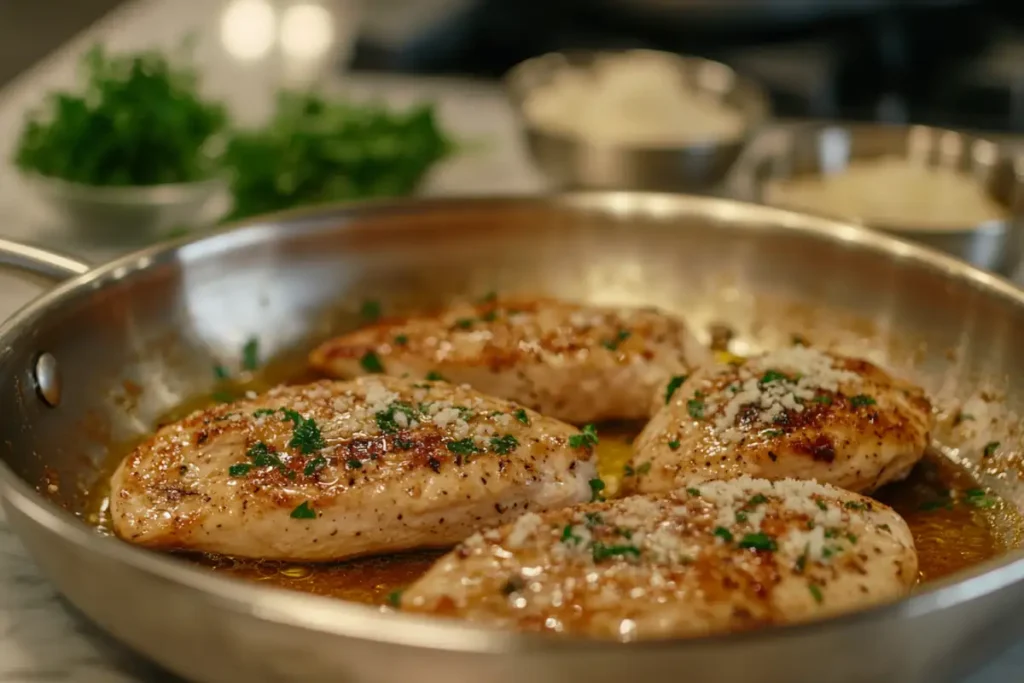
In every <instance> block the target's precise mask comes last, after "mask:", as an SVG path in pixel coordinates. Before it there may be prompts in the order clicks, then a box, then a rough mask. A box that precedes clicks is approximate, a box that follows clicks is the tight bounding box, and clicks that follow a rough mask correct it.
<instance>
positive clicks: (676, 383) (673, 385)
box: [665, 375, 687, 405]
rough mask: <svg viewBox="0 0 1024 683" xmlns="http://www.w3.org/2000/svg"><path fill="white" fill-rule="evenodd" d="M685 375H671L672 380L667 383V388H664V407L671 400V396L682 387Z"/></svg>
mask: <svg viewBox="0 0 1024 683" xmlns="http://www.w3.org/2000/svg"><path fill="white" fill-rule="evenodd" d="M686 377H687V375H673V376H672V379H670V380H669V381H668V386H666V387H665V405H668V402H669V401H671V400H672V396H673V395H674V394H675V393H676V390H677V389H679V387H681V386H683V382H685V381H686Z"/></svg>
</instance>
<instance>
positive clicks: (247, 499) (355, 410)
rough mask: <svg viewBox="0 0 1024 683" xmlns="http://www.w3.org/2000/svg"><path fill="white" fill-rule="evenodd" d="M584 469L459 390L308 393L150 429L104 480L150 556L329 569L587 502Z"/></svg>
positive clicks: (122, 526) (296, 391) (542, 431)
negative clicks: (221, 557) (191, 555)
mask: <svg viewBox="0 0 1024 683" xmlns="http://www.w3.org/2000/svg"><path fill="white" fill-rule="evenodd" d="M573 437H577V438H575V439H574V438H573ZM570 442H573V443H570ZM574 444H575V447H574ZM593 460H594V458H593V455H592V453H591V445H590V444H589V442H587V441H586V440H583V442H582V445H581V443H580V440H579V432H578V431H577V430H576V429H575V428H574V427H571V426H569V425H566V424H564V423H561V422H558V421H555V420H552V419H550V418H546V417H543V416H541V415H538V414H536V413H534V412H532V411H528V410H526V409H523V408H521V407H520V406H517V405H515V404H512V403H509V402H507V401H502V400H499V399H494V398H491V397H488V396H484V395H482V394H480V393H478V392H476V391H473V390H471V389H468V388H464V387H457V386H454V385H450V384H447V383H445V382H422V381H421V382H410V381H406V380H400V379H394V378H388V377H370V378H362V379H359V380H355V381H351V382H333V381H322V382H316V383H313V384H309V385H305V386H295V387H280V388H277V389H274V390H272V391H270V392H268V393H267V394H265V395H263V396H260V397H258V398H255V399H252V400H245V401H239V402H237V403H234V404H231V405H220V406H216V407H212V408H208V409H206V410H201V411H198V412H196V413H193V414H192V415H190V416H188V417H187V418H185V419H184V420H181V421H179V422H177V423H174V424H172V425H168V426H166V427H164V428H162V429H160V430H159V431H158V432H157V434H156V435H155V436H154V437H152V438H151V439H149V440H148V441H146V442H145V443H144V444H142V445H141V446H139V447H138V448H136V449H135V451H134V452H133V453H132V454H131V455H129V456H128V457H127V458H126V459H125V461H124V462H123V463H122V464H121V466H120V467H119V468H118V470H117V471H116V472H115V474H114V476H113V479H112V485H111V488H112V495H111V516H112V519H113V523H114V529H115V531H116V532H117V534H118V535H119V536H121V537H122V538H124V539H126V540H129V541H132V542H134V543H139V544H142V545H147V546H150V547H156V548H165V549H184V550H195V551H203V552H216V553H223V554H228V555H236V556H243V557H257V558H267V559H288V560H310V561H319V560H337V559H341V558H346V557H352V556H356V555H365V554H371V553H384V552H394V551H399V550H406V549H410V548H419V547H446V546H450V545H452V544H454V543H456V542H458V541H459V540H461V539H463V538H465V537H466V536H467V535H469V534H470V533H472V532H473V531H474V530H475V529H477V528H479V527H480V526H481V525H487V524H494V523H500V522H501V521H506V520H509V519H512V518H514V517H515V516H516V515H518V514H519V513H520V512H522V511H524V510H544V509H548V508H552V507H560V506H564V505H571V504H574V503H578V502H581V501H586V500H589V499H590V496H591V490H590V486H589V480H590V479H592V478H594V477H595V476H596V475H595V466H594V462H593Z"/></svg>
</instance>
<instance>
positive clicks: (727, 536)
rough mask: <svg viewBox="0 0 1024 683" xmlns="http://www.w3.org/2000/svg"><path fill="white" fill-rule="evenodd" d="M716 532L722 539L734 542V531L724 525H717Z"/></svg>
mask: <svg viewBox="0 0 1024 683" xmlns="http://www.w3.org/2000/svg"><path fill="white" fill-rule="evenodd" d="M714 534H715V536H718V537H719V538H720V539H722V540H723V541H725V542H726V543H732V539H733V535H732V532H731V531H729V530H728V529H726V528H725V527H724V526H717V527H715V531H714Z"/></svg>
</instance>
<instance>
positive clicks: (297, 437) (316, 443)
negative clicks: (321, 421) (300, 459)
mask: <svg viewBox="0 0 1024 683" xmlns="http://www.w3.org/2000/svg"><path fill="white" fill-rule="evenodd" d="M281 412H282V413H284V415H285V418H286V419H289V420H291V421H292V424H293V425H295V428H294V430H293V431H292V438H291V441H289V442H288V446H289V447H291V448H298V449H299V452H300V453H302V454H303V455H309V454H310V453H315V452H317V451H318V450H320V449H321V448H323V447H324V446H326V445H327V444H326V443H324V438H323V436H322V435H321V434H320V428H319V427H318V426H317V424H316V420H314V419H313V418H311V417H310V418H303V417H302V416H301V415H299V414H298V413H297V412H295V411H294V410H288V409H287V408H285V409H282V410H281Z"/></svg>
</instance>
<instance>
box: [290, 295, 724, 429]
mask: <svg viewBox="0 0 1024 683" xmlns="http://www.w3.org/2000/svg"><path fill="white" fill-rule="evenodd" d="M707 358H708V355H707V351H706V350H705V349H704V348H703V347H701V346H700V344H699V343H698V342H697V340H696V338H695V337H693V336H692V335H691V333H690V331H689V330H688V329H687V327H686V325H685V323H684V322H683V321H681V320H679V319H678V318H675V317H672V316H670V315H668V314H666V313H663V312H660V311H657V310H655V309H650V308H611V307H600V306H589V305H581V304H575V303H568V302H563V301H555V300H550V299H487V300H486V301H482V302H479V303H476V304H458V305H454V306H452V307H450V308H447V309H445V310H443V311H441V312H440V313H437V314H436V315H429V316H415V317H410V318H404V319H396V320H383V321H380V322H378V323H376V324H374V325H372V326H370V327H366V328H363V329H360V330H357V331H355V332H351V333H349V334H345V335H342V336H340V337H337V338H335V339H332V340H330V341H328V342H326V343H324V344H323V345H321V346H320V347H319V348H317V349H316V350H315V351H314V352H313V353H312V354H311V356H310V363H311V365H312V366H313V367H314V368H315V369H317V370H319V371H322V372H325V373H327V374H329V375H331V376H334V377H353V376H357V375H361V374H365V373H372V372H383V373H386V374H389V375H395V376H403V375H406V374H408V375H410V376H413V377H439V378H443V379H446V380H449V381H451V382H455V383H459V384H469V385H470V386H472V387H473V388H475V389H478V390H480V391H483V392H485V393H488V394H491V395H494V396H500V397H502V398H507V399H511V400H514V401H517V402H519V403H522V404H523V405H525V406H528V407H529V408H532V409H534V410H537V411H538V412H541V413H543V414H545V415H549V416H551V417H555V418H558V419H561V420H566V421H568V422H573V423H576V424H583V423H586V422H596V421H600V420H610V419H638V418H647V417H648V415H649V412H648V407H649V397H650V395H651V393H652V392H653V391H654V390H655V388H656V387H658V386H659V385H660V384H662V383H663V382H664V381H666V380H667V379H668V378H669V377H671V376H673V375H677V374H679V373H685V372H690V371H691V370H692V369H693V368H694V367H695V366H696V365H698V364H701V363H703V362H705V361H706V360H707Z"/></svg>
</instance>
